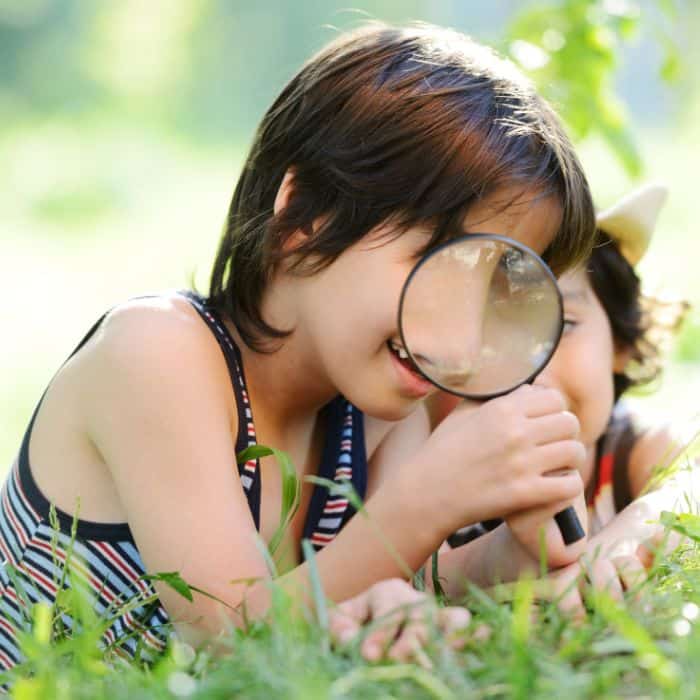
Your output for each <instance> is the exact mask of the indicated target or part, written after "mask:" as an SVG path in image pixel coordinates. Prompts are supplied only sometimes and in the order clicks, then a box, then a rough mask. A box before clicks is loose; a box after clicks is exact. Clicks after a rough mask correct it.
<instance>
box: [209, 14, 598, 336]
mask: <svg viewBox="0 0 700 700" xmlns="http://www.w3.org/2000/svg"><path fill="white" fill-rule="evenodd" d="M289 169H291V172H293V182H292V196H291V198H290V202H289V204H288V205H287V206H286V207H285V208H284V209H283V210H282V211H281V212H280V213H279V215H278V216H274V213H273V207H274V201H275V197H276V194H277V191H278V189H279V186H280V183H281V182H282V178H283V177H284V175H285V173H286V172H287V171H288V170H289ZM510 185H516V186H518V187H520V188H521V189H522V191H523V192H533V191H534V192H535V193H536V196H549V195H554V196H555V197H556V198H557V199H558V201H559V202H560V203H561V209H562V220H561V226H560V229H559V231H558V233H557V235H556V236H555V238H554V240H553V242H552V243H551V245H550V246H549V248H548V249H547V250H546V251H545V253H544V257H545V259H546V260H547V261H548V263H549V264H550V265H551V267H552V268H553V270H555V272H561V271H563V270H564V269H566V268H567V267H569V266H571V265H573V264H575V263H577V262H582V261H583V260H585V259H586V258H587V256H588V255H589V254H590V250H591V246H592V243H593V237H594V231H595V222H594V211H593V205H592V202H591V197H590V193H589V189H588V185H587V182H586V179H585V176H584V174H583V171H582V169H581V166H580V164H579V162H578V160H577V158H576V156H575V154H574V151H573V149H572V146H571V144H570V142H569V140H568V138H567V137H566V135H565V134H564V132H563V130H562V128H561V125H560V124H559V121H558V119H557V118H556V116H555V115H554V113H553V112H552V110H551V109H550V108H549V106H548V105H547V104H546V103H545V102H544V101H543V100H542V99H541V98H540V97H539V96H538V95H537V94H536V93H535V92H534V90H533V89H532V87H531V85H530V83H529V82H527V81H526V80H525V79H524V78H523V77H522V75H520V73H519V72H518V71H517V70H516V69H515V68H514V66H513V65H512V64H511V63H510V62H508V61H504V60H503V59H500V58H498V57H497V56H496V55H495V54H494V53H493V52H492V51H491V50H489V49H487V48H486V47H483V46H481V45H479V44H476V43H475V42H473V41H471V40H470V39H469V38H468V37H466V36H464V35H461V34H458V33H457V32H454V31H451V30H446V29H440V28H437V27H432V26H428V25H418V26H412V27H410V28H392V27H388V26H386V25H384V24H371V25H368V26H365V27H363V28H361V29H359V30H357V31H354V32H350V33H347V34H343V35H341V36H339V37H338V38H337V39H336V40H335V41H333V42H331V43H330V44H329V45H328V46H327V47H326V48H324V49H323V50H322V51H320V52H319V53H318V54H317V55H316V56H314V57H313V58H311V59H310V60H309V61H308V62H307V63H306V64H305V65H304V66H303V67H302V69H301V70H300V71H299V73H298V74H297V75H296V76H295V77H294V78H292V80H291V81H290V82H289V84H288V85H287V86H286V87H285V88H284V90H283V91H282V93H281V94H280V96H279V97H278V98H277V100H276V101H275V102H274V104H273V105H272V107H271V108H270V109H269V110H268V112H267V113H266V114H265V116H264V117H263V120H262V123H261V124H260V126H259V128H258V131H257V134H256V136H255V140H254V142H253V145H252V147H251V150H250V154H249V156H248V159H247V161H246V163H245V165H244V167H243V171H242V173H241V176H240V179H239V181H238V184H237V187H236V189H235V192H234V194H233V199H232V201H231V206H230V209H229V213H228V218H227V221H226V226H225V231H224V235H223V238H222V240H221V242H220V245H219V249H218V253H217V256H216V260H215V263H214V267H213V271H212V276H211V284H210V302H211V303H212V304H213V305H215V306H216V307H217V308H219V309H220V310H221V311H223V312H224V313H225V314H226V315H228V316H229V317H230V318H231V319H232V320H233V321H234V323H235V324H236V326H237V328H238V331H239V332H240V334H241V337H242V338H243V340H244V342H245V343H246V344H248V345H249V346H250V347H252V348H254V349H256V350H265V349H269V348H270V346H269V344H268V343H267V342H266V341H269V339H271V338H281V337H284V336H285V335H288V333H289V331H285V330H282V329H278V328H273V327H271V326H270V325H269V324H268V323H266V321H265V320H264V319H263V318H262V315H261V311H260V304H261V299H262V295H263V293H264V290H265V287H266V284H267V282H268V280H269V277H270V274H271V272H272V270H273V269H274V266H275V265H276V264H277V263H279V262H280V261H281V260H282V259H284V258H285V257H288V256H289V252H285V251H284V250H283V246H284V243H285V241H286V240H287V239H288V237H289V236H290V235H291V234H292V233H294V232H295V231H302V232H305V233H307V234H308V237H307V238H306V240H305V242H304V243H303V245H301V246H300V247H297V248H295V250H294V251H293V253H294V255H295V257H294V259H293V263H292V265H291V269H292V270H293V271H295V272H296V273H298V274H313V273H314V272H315V271H318V270H319V269H322V268H323V267H324V266H326V265H328V264H330V263H331V262H333V260H335V259H336V258H337V257H338V255H340V254H341V253H342V252H343V251H344V250H345V249H346V248H348V247H349V246H351V245H352V244H353V243H355V242H357V241H358V240H359V239H360V238H362V236H364V235H365V234H366V233H368V232H369V231H370V230H372V229H373V228H375V227H376V226H378V225H379V224H382V223H385V222H389V221H391V222H392V223H394V222H395V224H396V226H395V229H394V230H395V231H396V233H397V235H398V234H399V233H401V232H402V231H403V230H405V229H406V228H407V227H410V226H413V225H417V224H428V225H429V226H430V227H431V229H432V231H433V235H432V238H431V240H430V242H429V244H428V246H427V247H426V250H427V249H429V248H430V247H432V246H434V245H436V244H438V243H439V242H441V241H442V240H444V239H445V238H447V237H449V236H450V235H454V234H455V233H461V231H462V221H463V219H464V216H465V215H466V213H467V211H468V209H469V207H470V206H471V205H472V204H473V203H474V202H476V201H478V200H479V199H481V198H483V197H485V196H487V195H489V194H491V193H493V192H494V191H495V190H497V189H498V188H500V187H502V186H510ZM314 222H316V223H317V224H318V222H322V223H320V225H317V227H316V228H315V229H314V230H312V224H313V223H314Z"/></svg>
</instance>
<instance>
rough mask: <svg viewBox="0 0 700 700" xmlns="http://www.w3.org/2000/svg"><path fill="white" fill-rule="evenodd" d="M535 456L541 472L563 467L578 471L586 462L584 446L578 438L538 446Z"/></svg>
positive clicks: (544, 472)
mask: <svg viewBox="0 0 700 700" xmlns="http://www.w3.org/2000/svg"><path fill="white" fill-rule="evenodd" d="M537 456H538V464H539V467H540V473H542V474H546V473H547V472H552V471H557V470H559V469H562V468H564V467H568V468H569V469H576V470H579V471H580V470H581V469H582V468H583V466H584V465H585V463H586V448H585V447H584V446H583V443H581V442H579V441H578V440H560V441H559V442H550V443H549V444H546V445H541V446H540V447H538V448H537Z"/></svg>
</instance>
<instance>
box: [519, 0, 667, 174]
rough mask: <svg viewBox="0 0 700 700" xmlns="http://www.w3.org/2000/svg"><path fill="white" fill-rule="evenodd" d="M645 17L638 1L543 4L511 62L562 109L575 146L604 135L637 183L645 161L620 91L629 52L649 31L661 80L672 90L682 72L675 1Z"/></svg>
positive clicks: (530, 11)
mask: <svg viewBox="0 0 700 700" xmlns="http://www.w3.org/2000/svg"><path fill="white" fill-rule="evenodd" d="M641 10H642V8H641V6H640V3H638V2H632V1H631V0H605V1H603V2H601V1H600V0H561V1H560V2H549V3H544V2H538V3H534V4H532V5H531V6H528V7H527V8H526V9H524V10H523V11H521V12H520V13H519V14H518V16H517V17H516V18H515V19H514V20H513V22H512V23H511V25H510V28H509V32H508V42H509V51H510V54H511V56H512V57H513V58H514V59H515V60H516V61H517V62H518V63H519V64H520V65H521V66H522V67H523V68H524V69H526V70H527V71H529V72H530V74H531V75H532V76H533V78H534V79H535V82H536V83H537V85H538V88H539V89H540V91H541V92H542V93H543V94H544V95H545V96H547V97H548V98H549V99H550V100H551V101H552V102H553V103H554V104H555V106H556V108H557V109H558V111H559V113H560V114H561V115H562V116H563V117H564V119H565V120H566V122H567V123H568V125H569V126H570V128H571V130H572V133H573V136H574V138H575V139H577V140H581V139H584V138H586V137H587V136H590V135H592V134H598V135H600V136H601V137H602V138H603V139H604V140H605V142H606V143H607V144H608V146H609V147H610V149H611V150H612V152H613V153H614V154H615V155H616V156H617V158H618V159H619V160H620V162H621V163H622V165H623V167H624V168H625V170H626V171H627V172H628V173H629V174H630V175H633V176H638V175H640V174H641V172H642V159H641V155H640V151H639V147H638V144H637V142H636V140H635V138H634V136H633V133H632V131H631V129H630V124H629V118H628V115H627V110H626V109H625V106H624V103H623V102H622V101H621V99H620V98H619V97H618V95H617V94H616V90H615V86H614V77H615V75H616V71H617V69H618V68H619V60H620V59H619V56H620V53H621V49H622V46H623V44H625V43H626V42H629V41H630V40H631V39H632V38H633V37H634V36H635V35H637V34H638V33H639V32H640V30H641V25H642V23H644V24H645V25H646V26H647V27H648V28H651V29H652V30H653V33H654V36H655V38H656V40H657V41H658V43H659V44H660V46H661V48H662V51H663V55H662V58H661V61H660V66H659V76H660V77H661V78H662V79H663V80H666V81H669V82H672V81H677V80H678V78H679V76H680V72H681V63H680V56H679V52H678V49H677V48H676V45H675V43H674V41H673V39H672V35H671V27H670V25H671V24H672V23H673V22H674V21H676V20H677V8H676V6H675V3H674V0H657V2H651V3H647V6H646V7H645V13H644V14H642V11H641Z"/></svg>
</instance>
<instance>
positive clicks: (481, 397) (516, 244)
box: [398, 233, 564, 401]
mask: <svg viewBox="0 0 700 700" xmlns="http://www.w3.org/2000/svg"><path fill="white" fill-rule="evenodd" d="M475 238H488V239H489V240H495V241H499V242H501V243H505V244H506V245H509V246H510V247H511V248H516V249H518V250H520V251H522V252H524V253H528V254H529V255H532V256H533V257H534V258H535V259H536V260H537V261H538V262H539V263H540V265H541V267H542V269H543V270H544V272H545V275H547V276H548V277H549V279H550V280H551V281H552V285H553V287H554V290H555V292H556V298H557V304H558V306H559V325H558V328H557V332H556V335H555V338H554V342H553V343H552V349H551V350H550V352H549V353H548V354H547V357H546V359H545V361H544V362H543V363H542V365H541V367H540V368H539V369H536V370H535V371H534V372H533V373H532V374H531V375H530V376H529V377H527V378H526V379H524V380H523V381H521V382H519V383H517V384H514V385H513V386H511V387H509V388H508V389H504V390H503V391H497V392H494V393H491V394H467V393H464V392H462V391H456V390H455V389H451V388H449V387H446V386H444V385H442V384H440V382H438V381H436V380H435V379H433V378H432V377H429V376H428V375H427V374H426V373H425V372H424V371H423V370H422V369H421V367H420V365H419V364H418V363H417V362H416V359H415V357H414V356H413V354H412V353H411V349H410V347H409V346H408V343H406V337H405V336H404V332H403V323H402V321H401V319H402V318H403V305H404V300H405V297H406V290H407V289H408V287H409V285H410V284H411V280H412V279H413V278H414V277H415V275H416V273H417V272H418V270H420V268H421V267H423V265H425V263H426V262H428V260H430V258H432V257H433V255H436V254H437V253H439V252H440V251H441V250H442V249H443V248H447V247H448V246H452V245H455V244H457V243H460V242H462V241H466V240H474V239H475ZM398 326H399V335H400V336H401V343H402V344H403V348H404V350H405V351H406V353H407V354H408V357H409V359H410V360H411V362H412V363H413V366H414V367H415V369H416V370H417V371H418V373H419V374H420V375H421V376H422V377H424V378H425V379H427V380H428V381H429V382H430V383H431V384H432V385H433V386H436V387H438V388H439V389H441V390H442V391H446V392H447V393H449V394H453V395H455V396H461V397H462V398H464V399H471V400H472V401H487V400H489V399H495V398H497V397H498V396H505V395H506V394H510V392H511V391H515V389H517V388H518V387H519V386H522V385H523V384H531V383H532V382H533V381H534V379H535V377H537V375H538V374H539V373H540V372H541V371H542V370H543V369H544V368H545V367H546V366H547V363H548V362H549V361H550V360H551V359H552V355H554V353H555V351H556V349H557V346H558V345H559V341H560V340H561V334H562V332H563V331H564V301H563V299H562V296H561V290H560V289H559V285H558V284H557V278H556V277H555V276H554V273H553V272H552V270H551V269H550V267H549V265H547V263H546V262H545V261H544V260H543V259H542V257H541V256H540V255H538V254H537V253H536V252H535V251H534V250H532V248H530V247H529V246H526V245H525V244H524V243H520V241H516V240H515V239H513V238H509V237H508V236H502V235H500V234H498V233H465V234H463V235H461V236H455V237H454V238H450V239H449V240H447V241H445V242H444V243H441V244H440V245H438V246H436V247H435V248H433V249H432V250H431V251H430V252H429V253H426V255H424V256H423V257H422V258H421V259H420V260H419V261H418V262H417V263H416V264H415V265H414V267H413V269H412V270H411V272H409V274H408V277H407V278H406V281H405V282H404V283H403V287H402V288H401V296H400V297H399V318H398Z"/></svg>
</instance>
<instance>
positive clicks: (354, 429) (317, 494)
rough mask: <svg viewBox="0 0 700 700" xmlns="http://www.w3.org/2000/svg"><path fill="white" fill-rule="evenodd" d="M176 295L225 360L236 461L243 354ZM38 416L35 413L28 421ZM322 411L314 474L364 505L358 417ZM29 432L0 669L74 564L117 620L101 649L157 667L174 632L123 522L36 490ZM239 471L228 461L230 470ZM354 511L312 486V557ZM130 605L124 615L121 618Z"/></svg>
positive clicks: (256, 481)
mask: <svg viewBox="0 0 700 700" xmlns="http://www.w3.org/2000/svg"><path fill="white" fill-rule="evenodd" d="M182 296H184V297H185V298H187V300H188V301H189V302H190V303H191V304H192V306H193V307H194V309H196V311H197V312H198V314H199V315H200V317H201V318H202V320H203V321H204V322H205V323H206V324H207V326H208V327H209V328H210V330H211V331H212V333H213V334H214V336H215V338H216V340H217V342H218V344H219V346H220V347H221V350H222V352H223V354H224V357H225V359H226V363H227V366H228V369H229V372H230V376H231V381H232V383H233V389H234V394H235V396H236V402H237V408H238V416H239V425H238V440H237V443H236V453H239V452H240V451H242V450H243V449H245V448H246V447H248V446H250V445H254V444H256V442H255V426H254V423H253V416H252V412H251V408H250V404H249V400H248V393H247V390H246V384H245V376H244V372H243V366H242V363H241V356H240V352H239V351H238V348H237V347H236V344H235V343H234V341H233V338H232V337H231V335H230V334H229V332H228V331H227V329H226V327H225V325H224V324H223V323H222V321H221V318H220V317H219V316H218V314H217V313H216V311H215V310H214V309H213V308H211V307H210V306H209V305H208V304H207V302H206V301H205V300H204V299H203V298H202V297H200V296H198V295H196V294H194V293H192V292H183V293H182ZM103 318H104V317H103ZM101 321H102V319H100V320H99V321H98V322H97V323H96V324H95V325H94V326H93V327H92V328H91V329H90V331H89V332H88V334H87V335H86V336H85V338H84V339H83V340H82V341H81V343H80V345H79V346H78V347H77V348H76V350H75V351H74V352H77V351H78V350H79V349H80V348H81V347H82V346H83V345H84V344H85V343H86V342H87V340H88V339H89V338H90V337H91V336H92V334H93V333H94V332H95V330H96V329H97V328H98V326H99V324H100V323H101ZM39 405H41V402H40V403H39ZM36 411H38V407H37V409H36V410H35V413H34V415H36ZM322 411H323V412H324V413H325V425H326V426H327V432H326V438H325V444H324V447H323V453H322V459H321V464H320V466H319V469H318V472H317V473H318V475H319V476H321V477H324V478H326V479H329V480H333V481H336V482H338V483H340V482H343V481H347V480H349V481H351V482H352V484H353V487H354V489H355V491H356V492H357V493H358V494H359V495H360V496H361V497H364V494H365V490H366V477H367V459H366V454H365V439H364V430H363V416H362V413H361V412H360V411H358V410H357V409H356V408H355V407H353V406H352V405H351V404H350V403H349V402H347V401H346V400H345V399H343V398H342V397H337V398H336V399H334V400H333V401H331V402H330V403H329V404H327V405H326V406H325V407H324V408H323V409H322ZM33 424H34V416H32V419H31V421H30V423H29V426H28V428H27V431H26V433H25V436H24V439H23V441H22V446H21V448H20V452H19V456H18V459H17V460H16V462H15V464H14V466H13V468H12V470H11V472H10V474H9V475H8V477H7V480H6V482H5V484H4V486H3V489H2V493H1V503H0V608H1V610H0V670H7V669H9V668H11V667H12V666H14V665H15V664H17V663H19V661H20V660H21V654H20V651H19V649H18V646H17V642H16V631H17V630H18V629H26V628H27V627H28V625H29V621H28V620H29V617H28V610H27V608H28V604H32V603H35V602H38V601H45V602H47V603H49V604H53V603H54V602H55V600H56V597H57V593H58V591H59V590H60V589H61V588H62V587H69V586H70V585H71V581H70V579H69V578H68V577H66V576H64V563H65V562H66V560H70V570H71V572H72V575H73V576H74V577H77V578H78V579H80V580H81V581H82V583H83V584H84V586H85V587H86V588H87V590H88V591H89V592H90V593H91V594H92V598H93V607H94V610H95V612H96V613H97V615H98V617H99V618H100V619H102V620H109V619H110V618H112V617H113V618H114V619H113V621H112V622H111V624H110V625H109V627H108V628H107V629H106V631H105V633H104V634H103V635H102V639H101V643H102V645H103V646H104V647H105V649H109V650H110V651H112V652H114V653H115V654H117V655H123V656H128V657H133V656H135V655H136V654H137V653H138V654H139V656H140V657H141V658H145V659H148V658H153V656H154V655H155V654H157V653H159V652H160V651H162V650H163V648H164V647H165V643H166V639H167V636H168V634H169V633H170V625H169V620H168V615H167V613H166V612H165V609H164V608H163V607H162V605H161V604H160V601H159V600H158V597H157V595H156V593H155V590H154V589H153V587H152V585H151V583H150V582H149V581H147V580H144V579H143V575H144V574H145V573H146V571H145V568H144V565H143V562H142V560H141V557H140V555H139V551H138V548H137V545H136V543H135V542H134V539H133V537H132V534H131V531H130V529H129V525H128V523H118V524H114V523H96V522H90V521H86V520H75V521H74V518H73V516H71V515H70V514H68V513H65V512H62V511H60V510H58V509H53V508H52V506H51V504H50V503H49V501H48V500H47V499H46V497H45V496H44V495H43V494H42V493H41V491H40V490H39V488H38V487H37V484H36V482H35V481H34V478H33V477H32V472H31V468H30V465H29V441H30V438H31V431H32V426H33ZM235 463H236V460H235V456H234V455H232V456H231V465H232V468H234V465H235ZM238 472H239V475H240V478H241V483H242V485H243V488H244V491H245V493H246V496H247V498H248V505H249V507H250V510H251V513H252V515H253V519H254V521H255V526H256V528H258V529H259V526H260V493H261V484H260V481H261V478H260V468H259V464H258V462H257V460H250V461H248V462H245V463H244V464H240V465H238ZM52 511H53V514H55V517H54V518H52ZM353 512H354V511H353V509H352V506H351V504H350V503H349V502H348V500H347V499H346V498H345V497H343V496H338V495H330V494H329V493H328V490H327V489H326V488H324V487H321V486H316V487H315V489H314V492H313V494H312V497H311V502H310V505H309V511H308V514H307V518H306V523H305V527H304V535H303V536H304V537H305V538H308V539H310V541H311V543H312V544H313V546H314V548H315V549H316V550H318V549H321V548H322V547H323V546H324V545H326V544H328V543H329V542H330V541H331V540H332V539H333V538H334V537H335V535H336V534H337V533H338V532H339V531H340V529H341V528H342V527H343V525H344V524H345V523H346V522H347V521H348V519H349V518H350V517H351V516H352V514H353ZM52 522H53V525H56V527H53V525H52ZM71 528H73V532H74V536H73V535H72V534H71ZM150 573H157V572H150ZM127 602H129V603H130V604H129V606H128V610H126V609H123V606H124V604H125V603H127ZM131 603H133V605H132V604H131ZM115 613H117V614H115ZM64 618H65V619H64V620H63V622H64V625H65V627H66V629H68V630H71V629H72V626H73V620H71V619H70V618H68V617H66V616H64Z"/></svg>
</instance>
